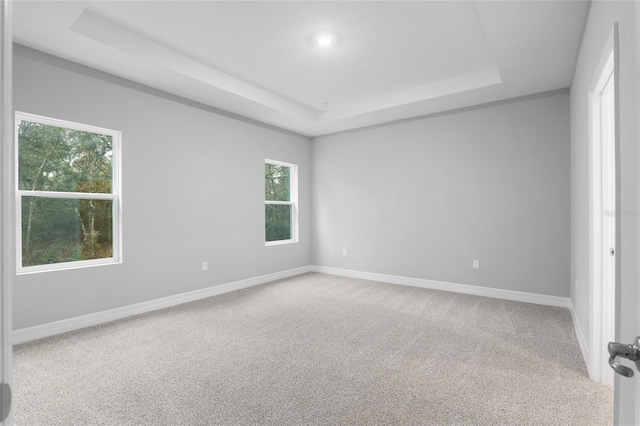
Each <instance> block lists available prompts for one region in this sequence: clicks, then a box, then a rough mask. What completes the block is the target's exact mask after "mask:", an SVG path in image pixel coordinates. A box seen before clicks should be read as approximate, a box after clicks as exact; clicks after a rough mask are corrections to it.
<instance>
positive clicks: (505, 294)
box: [311, 265, 570, 308]
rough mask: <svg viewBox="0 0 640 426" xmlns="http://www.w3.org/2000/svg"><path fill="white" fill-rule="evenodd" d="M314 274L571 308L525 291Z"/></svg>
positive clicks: (349, 273) (326, 270) (343, 272)
mask: <svg viewBox="0 0 640 426" xmlns="http://www.w3.org/2000/svg"><path fill="white" fill-rule="evenodd" d="M311 270H312V271H313V272H320V273H323V274H331V275H340V276H344V277H350V278H361V279H364V280H371V281H381V282H385V283H389V284H400V285H406V286H412V287H421V288H428V289H432V290H443V291H450V292H453V293H464V294H473V295H475V296H484V297H492V298H494V299H505V300H513V301H516V302H526V303H535V304H537V305H547V306H559V307H562V308H569V303H570V299H569V298H568V297H559V296H547V295H544V294H536V293H526V292H523V291H513V290H503V289H499V288H491V287H479V286H475V285H468V284H457V283H450V282H445V281H434V280H426V279H422V278H409V277H402V276H398V275H386V274H376V273H373V272H362V271H353V270H351V269H340V268H332V267H328V266H315V265H314V266H311Z"/></svg>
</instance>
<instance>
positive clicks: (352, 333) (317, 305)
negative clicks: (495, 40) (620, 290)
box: [14, 273, 613, 426]
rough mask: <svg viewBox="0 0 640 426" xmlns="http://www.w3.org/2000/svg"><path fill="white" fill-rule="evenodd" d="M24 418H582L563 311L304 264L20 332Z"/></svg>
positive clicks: (585, 412) (597, 415)
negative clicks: (47, 331) (140, 311)
mask: <svg viewBox="0 0 640 426" xmlns="http://www.w3.org/2000/svg"><path fill="white" fill-rule="evenodd" d="M14 353H15V359H14V386H15V421H16V424H17V425H18V426H27V425H56V424H60V425H263V424H265V425H308V424H314V425H319V424H322V425H390V424H398V425H440V424H442V425H450V424H456V425H458V424H474V425H529V424H530V425H543V424H549V425H551V424H553V425H570V424H573V425H595V424H610V423H611V412H612V393H613V392H612V389H611V388H610V387H607V386H603V385H598V384H595V383H593V382H591V381H590V380H589V378H588V377H587V374H586V368H585V365H584V362H583V360H582V356H581V354H580V349H579V347H578V343H577V341H576V338H575V334H574V331H573V326H572V322H571V317H570V314H569V311H568V310H566V309H562V308H552V307H546V306H539V305H532V304H526V303H518V302H510V301H504V300H497V299H490V298H483V297H477V296H469V295H462V294H455V293H447V292H441V291H432V290H425V289H420V288H412V287H403V286H397V285H392V284H383V283H378V282H372V281H365V280H357V279H350V278H343V277H336V276H330V275H323V274H315V273H311V274H305V275H301V276H298V277H294V278H290V279H286V280H281V281H277V282H273V283H270V284H266V285H262V286H258V287H253V288H249V289H245V290H241V291H237V292H233V293H227V294H224V295H221V296H217V297H212V298H209V299H204V300H201V301H198V302H193V303H189V304H185V305H180V306H176V307H173V308H169V309H164V310H161V311H156V312H152V313H148V314H144V315H139V316H135V317H131V318H127V319H125V320H121V321H116V322H113V323H109V324H105V325H101V326H97V327H92V328H88V329H84V330H80V331H76V332H72V333H67V334H64V335H60V336H56V337H52V338H48V339H43V340H39V341H36V342H31V343H26V344H22V345H19V346H16V347H15V350H14Z"/></svg>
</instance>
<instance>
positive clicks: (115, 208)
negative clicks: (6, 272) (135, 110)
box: [13, 111, 122, 275]
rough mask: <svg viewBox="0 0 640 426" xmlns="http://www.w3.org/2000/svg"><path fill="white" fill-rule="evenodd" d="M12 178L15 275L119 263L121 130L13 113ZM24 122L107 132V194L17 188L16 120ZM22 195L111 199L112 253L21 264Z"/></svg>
mask: <svg viewBox="0 0 640 426" xmlns="http://www.w3.org/2000/svg"><path fill="white" fill-rule="evenodd" d="M13 119H14V141H13V145H14V149H15V153H16V155H15V159H14V168H15V170H14V178H15V182H14V185H15V217H16V220H15V227H16V229H15V235H16V237H15V247H16V256H15V263H16V273H17V274H18V275H22V274H30V273H40V272H49V271H60V270H67V269H77V268H84V267H91V266H99V265H113V264H120V263H122V178H121V175H122V132H120V131H117V130H111V129H105V128H103V127H97V126H93V125H88V124H81V123H75V122H72V121H66V120H60V119H58V118H52V117H45V116H41V115H36V114H29V113H25V112H21V111H15V113H14V118H13ZM21 121H28V122H32V123H40V124H44V125H48V126H53V127H59V128H67V129H73V130H78V131H82V132H89V133H95V134H100V135H107V136H110V137H111V143H112V160H111V161H112V165H111V167H112V171H111V193H109V194H107V193H79V192H61V191H29V190H21V189H20V188H19V176H18V175H19V164H18V163H19V161H18V154H19V147H18V145H19V123H20V122H21ZM22 197H42V198H55V199H94V200H110V201H112V206H111V208H112V228H113V229H112V232H111V235H112V241H111V248H112V256H111V257H107V258H101V259H90V260H79V261H73V262H60V263H49V264H45V265H35V266H22V213H21V209H22Z"/></svg>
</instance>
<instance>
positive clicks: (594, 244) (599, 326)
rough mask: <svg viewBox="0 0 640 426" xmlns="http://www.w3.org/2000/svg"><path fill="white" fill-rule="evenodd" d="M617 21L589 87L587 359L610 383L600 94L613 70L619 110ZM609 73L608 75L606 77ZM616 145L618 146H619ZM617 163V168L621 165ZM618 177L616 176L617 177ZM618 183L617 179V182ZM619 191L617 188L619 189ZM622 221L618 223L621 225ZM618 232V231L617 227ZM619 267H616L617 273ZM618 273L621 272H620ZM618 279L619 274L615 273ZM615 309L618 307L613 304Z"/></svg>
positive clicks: (592, 371)
mask: <svg viewBox="0 0 640 426" xmlns="http://www.w3.org/2000/svg"><path fill="white" fill-rule="evenodd" d="M617 43H618V25H617V23H616V24H614V25H613V28H612V30H611V32H610V33H609V36H608V38H607V41H606V43H605V46H604V48H603V51H602V53H601V56H600V59H599V62H598V67H597V69H596V72H595V73H594V76H593V81H592V82H591V86H590V89H589V93H588V95H589V336H588V338H589V345H588V348H590V350H589V351H588V352H587V353H588V355H589V358H588V362H587V369H588V371H589V377H590V378H591V380H593V381H595V382H598V383H610V381H611V380H613V373H612V372H611V370H610V369H609V366H608V364H607V361H608V359H607V358H606V353H604V351H603V348H604V347H605V342H604V341H605V340H606V338H605V329H607V328H609V326H610V324H606V322H607V321H606V319H604V318H603V298H604V295H603V291H604V289H603V285H602V273H603V258H602V255H603V253H602V248H603V242H602V231H603V229H602V228H603V204H602V141H601V130H602V129H601V128H600V123H601V114H600V94H601V92H602V89H603V88H604V87H605V84H606V82H607V80H608V79H609V78H610V75H611V74H612V73H613V77H614V89H615V99H616V100H615V102H616V106H615V114H616V116H617V114H618V107H617V99H618V94H619V88H618V81H617V78H618V77H617V72H618V71H617V66H616V65H617V60H618V59H617V54H618V50H617V49H618V48H617ZM603 76H604V77H606V78H603ZM617 122H618V120H617V117H616V119H615V126H616V128H615V138H616V141H615V143H616V145H617V144H618V137H619V129H618V128H617V127H618V126H617ZM616 149H617V148H616ZM618 167H619V166H618V164H616V168H618ZM616 179H617V177H616ZM618 185H619V183H616V186H618ZM616 191H617V189H616ZM618 195H619V194H616V198H617V199H616V204H617V206H616V211H617V210H619V208H618V206H619V198H618ZM618 226H619V225H616V227H618ZM616 232H618V231H616ZM616 240H617V241H616V248H615V250H616V263H619V259H620V238H619V237H618V236H616ZM617 272H618V271H616V274H617ZM617 275H618V274H617ZM616 280H618V277H616ZM617 285H618V284H617V283H615V284H614V286H613V287H614V288H611V289H609V290H610V293H609V294H608V295H607V297H606V298H607V299H609V300H615V295H612V294H611V293H614V292H615V287H616V286H617ZM614 309H615V308H614Z"/></svg>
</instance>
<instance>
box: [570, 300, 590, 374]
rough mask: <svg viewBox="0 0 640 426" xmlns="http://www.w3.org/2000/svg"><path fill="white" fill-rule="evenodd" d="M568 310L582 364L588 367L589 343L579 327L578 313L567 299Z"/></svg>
mask: <svg viewBox="0 0 640 426" xmlns="http://www.w3.org/2000/svg"><path fill="white" fill-rule="evenodd" d="M569 312H571V319H572V320H573V329H574V330H575V332H576V337H577V338H578V344H579V345H580V351H581V352H582V358H583V359H584V364H585V365H586V366H587V369H588V368H589V345H588V344H587V339H586V338H585V337H584V332H583V331H582V327H580V321H578V315H577V314H576V309H575V307H574V306H573V302H572V301H571V299H569Z"/></svg>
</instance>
